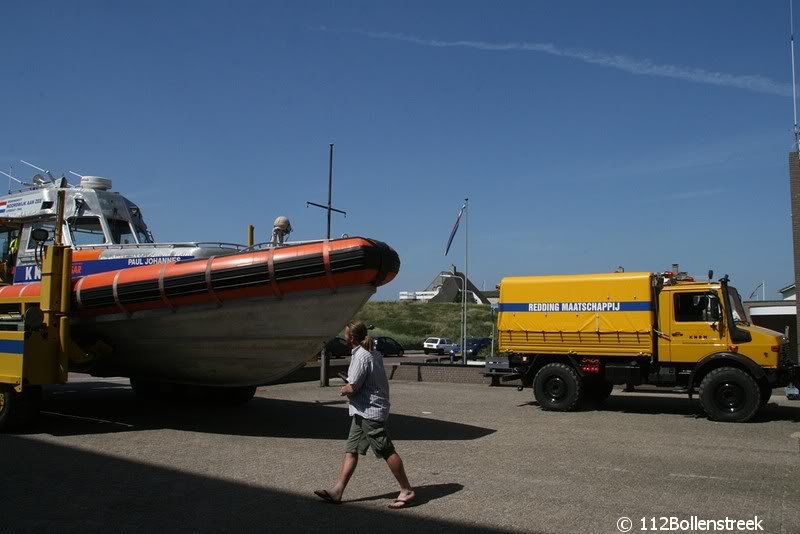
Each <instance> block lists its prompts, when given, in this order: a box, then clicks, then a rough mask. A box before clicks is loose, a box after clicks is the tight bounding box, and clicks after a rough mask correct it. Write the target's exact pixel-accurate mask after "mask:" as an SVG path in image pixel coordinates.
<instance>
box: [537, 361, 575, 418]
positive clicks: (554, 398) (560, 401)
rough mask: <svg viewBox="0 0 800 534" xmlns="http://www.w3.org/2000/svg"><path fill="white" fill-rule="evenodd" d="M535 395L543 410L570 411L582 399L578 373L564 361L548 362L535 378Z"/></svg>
mask: <svg viewBox="0 0 800 534" xmlns="http://www.w3.org/2000/svg"><path fill="white" fill-rule="evenodd" d="M533 395H534V397H535V398H536V401H537V402H538V403H539V406H540V407H541V408H542V410H553V411H559V412H568V411H570V410H574V409H575V408H576V407H577V406H578V402H579V401H580V400H581V381H580V379H579V378H578V373H576V372H575V369H573V368H572V367H570V366H569V365H566V364H563V363H548V364H547V365H545V366H544V367H542V368H541V369H539V372H538V373H536V378H534V379H533Z"/></svg>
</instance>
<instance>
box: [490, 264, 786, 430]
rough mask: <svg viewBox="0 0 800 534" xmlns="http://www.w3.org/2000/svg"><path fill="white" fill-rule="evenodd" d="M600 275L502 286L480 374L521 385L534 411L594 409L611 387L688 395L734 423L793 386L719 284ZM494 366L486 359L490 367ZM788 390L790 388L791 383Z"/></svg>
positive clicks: (770, 344)
mask: <svg viewBox="0 0 800 534" xmlns="http://www.w3.org/2000/svg"><path fill="white" fill-rule="evenodd" d="M712 277H713V273H711V272H709V277H708V280H707V281H695V280H693V279H692V278H690V277H688V276H686V275H685V273H677V272H668V273H660V274H659V273H648V272H628V273H624V272H623V273H607V274H587V275H568V276H523V277H508V278H504V279H503V280H502V281H501V283H500V286H499V289H500V302H499V305H498V315H497V340H498V353H499V355H500V356H502V358H501V360H500V362H497V361H495V362H494V364H493V365H492V364H490V365H488V366H487V367H488V374H490V375H495V376H497V375H500V376H501V377H502V379H503V380H506V379H509V378H511V377H517V378H522V383H523V386H533V392H534V396H535V398H536V400H537V401H538V403H539V405H540V406H541V408H542V409H545V410H558V411H568V410H573V409H575V408H577V407H578V406H579V405H580V403H581V401H583V400H587V401H592V402H595V403H599V402H602V401H604V400H605V399H607V398H608V396H609V395H610V394H611V391H612V389H613V386H614V384H630V385H638V384H653V385H657V386H664V387H671V388H675V387H681V388H684V389H685V391H687V392H688V394H689V396H690V398H691V396H692V394H693V393H694V392H695V391H697V394H698V396H699V398H700V403H701V404H702V406H703V410H704V411H705V412H706V414H707V415H708V417H709V418H711V419H714V420H717V421H731V422H743V421H747V420H749V419H750V418H752V417H753V416H754V415H755V414H756V412H757V411H758V410H759V408H760V407H761V406H763V405H764V404H766V402H767V401H768V400H769V397H770V394H771V392H772V388H774V387H781V386H786V385H788V384H789V383H791V382H792V381H794V380H795V378H797V377H798V376H800V372H798V367H797V365H796V361H795V360H796V355H789V354H787V352H786V347H787V345H786V341H785V339H784V337H783V336H782V335H781V334H780V333H778V332H774V331H772V330H767V329H765V328H761V327H758V326H754V325H751V324H750V323H748V322H747V320H746V315H745V312H744V308H743V306H742V302H741V298H740V296H739V293H738V292H737V291H736V289H735V288H734V287H731V286H730V285H729V284H728V276H727V275H726V276H725V277H724V278H722V279H720V280H719V281H717V282H712V281H711V279H712ZM495 359H496V358H495ZM795 383H797V382H795Z"/></svg>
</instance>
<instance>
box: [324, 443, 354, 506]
mask: <svg viewBox="0 0 800 534" xmlns="http://www.w3.org/2000/svg"><path fill="white" fill-rule="evenodd" d="M357 465H358V454H356V453H354V452H346V453H344V458H343V459H342V468H341V469H340V470H339V477H338V478H337V479H336V485H335V486H333V489H332V490H330V491H328V493H329V494H330V496H331V497H333V499H335V500H337V501H341V500H342V494H343V493H344V489H345V488H346V487H347V483H348V482H350V477H352V476H353V473H354V472H355V470H356V466H357Z"/></svg>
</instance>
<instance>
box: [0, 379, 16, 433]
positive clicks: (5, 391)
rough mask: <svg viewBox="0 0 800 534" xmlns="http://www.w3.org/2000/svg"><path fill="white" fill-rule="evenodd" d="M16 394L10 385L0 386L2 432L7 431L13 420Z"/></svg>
mask: <svg viewBox="0 0 800 534" xmlns="http://www.w3.org/2000/svg"><path fill="white" fill-rule="evenodd" d="M16 393H17V392H16V391H14V388H12V387H11V386H9V385H8V384H0V430H3V429H5V428H6V427H7V426H8V424H9V421H10V420H11V411H12V410H13V409H14V401H15V400H16V399H15V398H16Z"/></svg>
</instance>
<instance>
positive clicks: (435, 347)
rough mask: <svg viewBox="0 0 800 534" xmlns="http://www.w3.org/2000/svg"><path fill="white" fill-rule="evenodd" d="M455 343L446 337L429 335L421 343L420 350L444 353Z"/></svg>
mask: <svg viewBox="0 0 800 534" xmlns="http://www.w3.org/2000/svg"><path fill="white" fill-rule="evenodd" d="M455 346H456V344H455V343H453V342H452V341H450V338H446V337H429V338H428V339H426V340H425V341H424V342H423V343H422V351H423V352H424V353H425V354H430V353H434V354H446V353H449V352H450V350H452V348H453V347H455Z"/></svg>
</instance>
